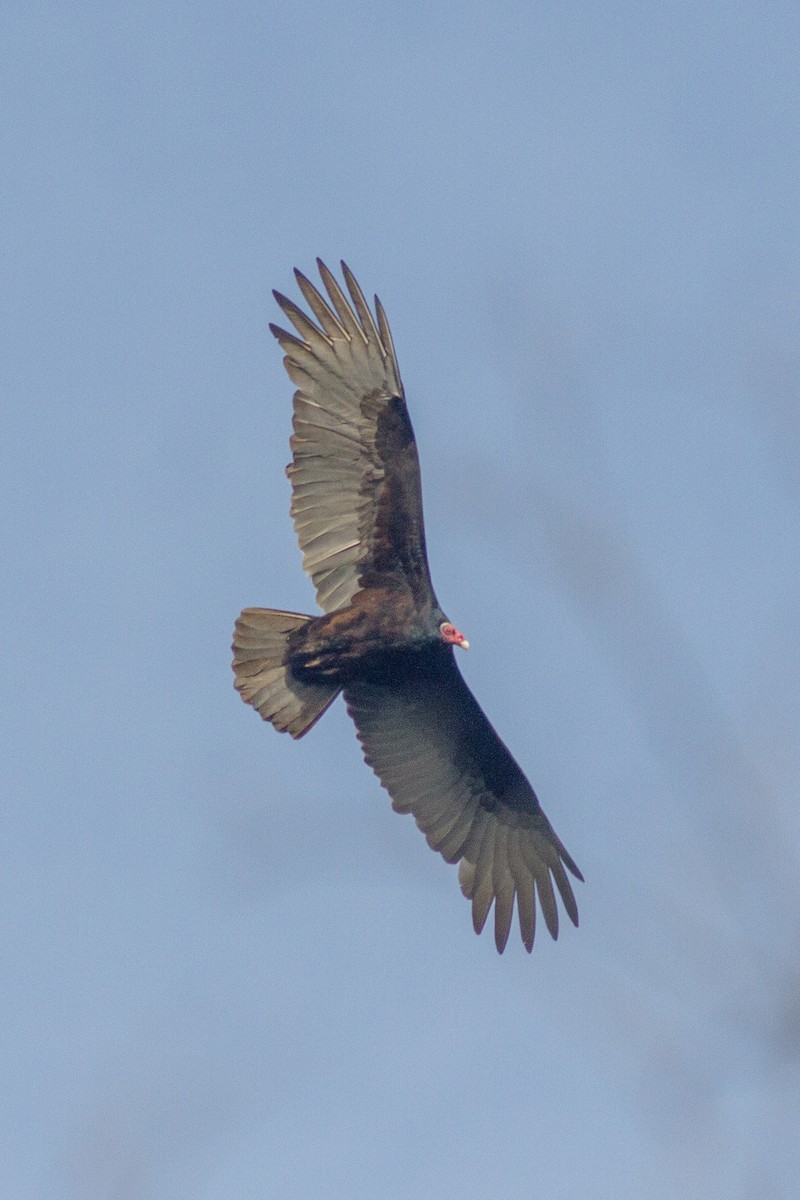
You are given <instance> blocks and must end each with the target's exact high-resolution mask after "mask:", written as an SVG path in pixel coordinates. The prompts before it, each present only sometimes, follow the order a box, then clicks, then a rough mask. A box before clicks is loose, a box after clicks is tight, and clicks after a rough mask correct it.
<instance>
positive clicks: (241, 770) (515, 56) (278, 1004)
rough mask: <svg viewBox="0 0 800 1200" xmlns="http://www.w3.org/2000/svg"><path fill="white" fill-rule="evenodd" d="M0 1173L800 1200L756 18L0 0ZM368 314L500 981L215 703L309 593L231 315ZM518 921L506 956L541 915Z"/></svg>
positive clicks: (320, 759) (775, 424) (461, 931)
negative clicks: (379, 345)
mask: <svg viewBox="0 0 800 1200" xmlns="http://www.w3.org/2000/svg"><path fill="white" fill-rule="evenodd" d="M0 55H2V60H3V61H2V64H1V65H2V70H0V90H1V93H2V94H0V104H1V106H2V111H3V113H4V116H3V120H2V123H0V154H1V155H2V161H3V164H4V171H3V175H4V183H3V189H2V192H3V195H2V210H3V211H2V221H1V222H0V240H1V241H2V246H1V247H0V251H1V254H2V259H3V263H4V275H5V282H4V286H3V288H2V290H1V295H0V303H2V306H3V313H2V321H0V328H1V329H2V333H1V334H0V337H2V341H3V349H2V354H1V355H0V358H1V359H2V369H1V371H0V376H1V378H2V393H3V405H2V438H0V458H2V463H1V464H0V496H2V510H3V512H4V514H5V520H4V522H3V524H4V532H3V552H2V555H3V563H4V569H3V571H2V575H1V576H0V605H1V606H2V621H3V629H4V631H5V649H4V653H3V656H2V657H3V671H2V675H1V676H0V680H1V682H0V688H2V693H3V695H2V711H3V721H2V734H0V738H2V742H3V776H4V783H3V787H2V798H1V800H0V803H1V804H2V811H3V822H2V825H3V837H2V870H0V894H1V895H2V912H3V917H2V922H1V923H0V962H2V968H1V971H2V975H1V978H2V1022H0V1077H1V1078H2V1079H3V1081H4V1082H3V1093H4V1103H3V1106H2V1107H3V1116H2V1126H3V1129H2V1142H3V1145H4V1151H3V1155H2V1162H1V1163H0V1193H2V1195H3V1196H7V1197H10V1198H13V1200H41V1198H46V1200H50V1198H54V1200H151V1198H153V1200H185V1198H186V1197H192V1198H193V1200H195V1198H196V1200H229V1198H231V1197H235V1198H236V1200H256V1198H258V1200H261V1198H264V1197H280V1198H283V1197H287V1198H291V1200H305V1198H306V1197H318V1196H325V1197H333V1198H338V1197H347V1198H349V1200H362V1198H363V1200H367V1198H369V1200H375V1198H376V1197H377V1198H378V1200H383V1198H384V1197H385V1198H387V1200H412V1198H413V1200H456V1198H458V1200H461V1198H462V1197H463V1196H464V1195H465V1194H467V1195H479V1196H503V1197H507V1198H509V1200H517V1198H520V1200H522V1198H528V1197H530V1196H536V1195H541V1196H547V1197H551V1198H552V1200H562V1198H564V1200H566V1198H567V1197H569V1198H574V1197H586V1198H588V1200H611V1198H613V1200H620V1198H627V1197H631V1198H633V1197H636V1198H637V1200H638V1198H640V1197H647V1198H648V1200H695V1198H696V1197H699V1196H702V1197H704V1198H709V1200H718V1198H719V1200H723V1198H724V1200H729V1198H732V1200H755V1198H758V1200H783V1198H787V1200H792V1198H794V1197H796V1196H797V1195H798V1194H800V1139H798V1128H800V956H799V955H798V950H799V949H800V849H799V848H800V809H799V808H798V781H799V779H800V756H799V755H798V746H799V745H800V742H799V741H798V718H799V717H800V703H799V702H798V688H797V674H798V661H800V622H798V617H797V595H798V584H799V583H800V418H799V417H798V413H799V412H800V407H799V404H798V402H799V400H800V390H799V388H798V384H799V383H800V236H798V232H799V231H798V212H800V158H799V151H800V76H799V75H798V62H800V9H798V7H797V5H796V3H786V4H780V3H770V2H767V3H763V2H761V3H754V2H742V3H735V2H729V3H722V2H720V3H701V4H699V5H698V4H696V3H691V4H690V3H679V2H667V3H664V4H660V5H657V6H654V5H641V4H635V3H605V4H594V3H587V4H579V5H565V4H563V3H561V2H558V3H556V2H555V0H548V2H542V3H531V2H530V0H526V2H525V3H521V2H513V0H498V2H496V3H493V4H492V5H487V4H485V3H480V4H479V3H459V2H452V3H449V4H447V5H444V4H430V3H428V4H422V3H417V2H409V3H396V4H387V3H381V2H376V0H372V2H371V3H366V2H364V3H350V2H339V0H333V2H331V3H326V4H321V3H310V2H307V0H295V2H294V3H292V4H291V5H286V4H280V5H279V4H273V3H270V2H266V3H265V2H264V0H261V2H259V3H240V2H238V0H226V3H225V4H221V3H211V2H201V3H196V4H184V3H174V2H169V0H167V2H166V3H161V4H149V3H144V2H142V0H128V2H127V3H113V2H110V3H109V2H107V3H102V4H100V3H92V2H91V0H88V2H87V0H84V2H83V3H81V4H80V5H72V4H63V3H49V4H48V3H37V2H36V0H31V2H29V3H26V4H13V3H11V4H6V5H4V6H3V11H2V13H1V14H0ZM318 254H319V255H321V256H322V257H323V258H325V259H326V261H328V263H329V264H330V265H332V266H333V265H337V264H338V260H339V259H340V258H345V259H346V261H347V262H348V263H349V264H350V266H351V267H352V268H353V270H354V271H355V273H356V275H357V277H358V278H359V280H360V282H361V283H362V285H363V287H364V290H365V292H367V294H369V295H371V294H372V293H373V292H375V291H377V292H378V293H379V294H380V296H381V299H382V301H383V303H384V305H385V307H386V309H387V312H388V315H389V319H390V322H391V325H392V329H393V333H394V337H395V341H396V344H397V348H398V355H399V359H400V366H401V371H402V374H403V380H404V383H405V387H406V392H407V396H408V400H409V405H410V409H411V415H412V419H413V421H414V425H415V429H416V433H417V438H418V441H419V445H420V455H421V460H422V469H423V487H424V495H425V502H426V519H427V530H428V545H429V553H430V558H431V562H432V567H433V575H434V582H435V585H436V589H437V592H438V595H439V598H440V600H441V601H442V604H443V606H444V608H445V609H446V611H447V612H448V614H449V615H450V617H451V619H452V620H454V621H455V622H456V623H457V624H458V626H459V627H460V628H462V629H463V630H464V631H465V632H466V634H467V636H468V637H469V639H470V641H471V643H472V647H473V648H472V649H471V650H470V652H469V654H468V655H465V656H462V657H461V658H460V659H459V664H460V666H461V668H462V670H463V672H464V674H465V676H466V677H467V679H468V681H469V683H470V685H471V687H472V688H473V690H474V691H475V693H476V695H477V696H478V698H479V700H480V702H481V704H482V705H483V706H484V708H485V709H486V711H487V713H488V714H489V717H490V719H491V720H492V721H493V723H494V724H495V725H496V727H497V729H498V731H499V732H500V734H501V736H502V737H503V738H504V740H505V741H507V742H508V744H509V746H510V747H511V749H512V752H513V753H514V754H515V756H516V757H517V758H518V759H519V761H520V763H521V765H522V766H523V768H524V769H525V770H526V771H527V773H528V774H529V775H530V778H531V781H532V782H533V784H534V786H535V788H536V790H537V792H538V793H539V796H540V798H541V800H542V803H543V805H544V807H545V809H546V811H547V813H548V815H549V816H550V818H551V820H552V821H553V824H554V825H555V828H556V829H557V831H558V833H559V835H560V836H561V837H562V839H563V840H564V842H565V844H566V845H567V847H568V848H569V850H570V852H571V853H572V854H573V855H574V857H575V859H576V860H577V862H578V863H579V865H580V866H581V868H582V869H583V872H584V874H585V876H586V884H585V885H579V886H578V889H577V894H578V903H579V906H580V910H581V927H580V929H579V930H574V929H572V928H571V927H569V926H567V927H566V928H565V929H564V931H563V934H562V936H561V938H560V939H559V941H558V942H557V943H551V942H550V941H549V939H547V938H546V937H545V936H540V938H539V939H538V940H537V945H536V946H535V948H534V953H533V956H532V957H530V958H529V957H528V955H527V954H525V952H524V950H523V948H522V945H521V943H520V941H519V938H518V935H517V933H516V930H514V931H512V937H511V939H510V941H509V947H508V950H507V951H506V953H505V955H504V956H503V957H502V958H498V956H497V954H496V951H495V949H494V944H493V940H492V935H491V931H488V932H487V933H486V934H484V936H483V937H481V938H476V937H475V936H474V934H473V932H472V927H471V920H470V910H469V905H468V903H467V902H466V901H465V900H464V899H463V897H462V896H461V895H460V892H459V888H458V884H457V878H456V871H455V869H454V868H452V867H448V866H446V865H445V864H444V863H443V862H442V861H441V859H440V858H439V857H438V856H436V855H434V854H432V853H431V852H430V851H429V849H428V848H427V846H426V844H425V841H424V838H423V837H422V836H421V834H420V833H419V832H418V830H417V829H416V828H415V826H414V823H413V821H412V820H411V819H410V818H407V817H406V818H401V817H399V816H397V815H395V814H394V813H393V812H392V811H391V807H390V804H389V800H388V797H387V795H386V794H385V793H384V792H383V791H382V790H381V789H380V787H379V785H378V782H377V780H376V779H375V777H374V776H373V775H372V773H371V772H370V771H369V770H368V769H367V768H366V767H365V766H364V764H363V762H362V761H361V758H360V754H359V750H358V746H357V743H356V739H355V736H354V733H353V729H352V726H351V725H350V722H349V721H348V719H347V716H346V713H345V712H344V709H343V706H342V705H341V702H339V703H338V704H337V705H336V706H335V707H334V709H332V710H331V712H330V713H329V714H328V715H327V716H326V717H325V719H324V720H323V721H322V722H321V723H320V725H319V726H318V727H317V728H315V729H314V731H313V733H312V734H311V735H310V736H309V737H308V738H307V739H305V740H304V741H302V742H299V743H293V742H291V741H290V739H289V738H284V737H279V736H277V735H276V734H275V733H274V732H273V731H272V730H271V729H270V728H269V727H267V726H265V725H264V724H263V723H262V722H260V721H259V720H258V719H257V717H256V716H255V714H254V713H253V712H252V711H250V710H249V709H247V708H245V707H244V706H243V705H242V703H241V701H240V700H239V698H238V697H237V695H236V693H235V692H234V690H233V686H232V675H231V671H230V665H229V662H230V650H229V646H230V638H231V630H232V625H233V621H234V618H235V617H236V615H237V613H238V612H239V610H240V609H241V608H242V607H244V606H246V605H273V606H276V607H282V608H287V609H296V610H300V611H304V610H305V611H313V591H312V588H311V584H310V582H309V581H308V580H307V579H306V578H305V576H304V575H303V573H302V571H301V567H300V557H299V552H298V550H297V547H296V544H295V540H294V534H293V530H292V527H291V522H290V520H289V516H288V504H289V488H288V483H287V481H286V479H285V476H284V474H283V467H284V465H285V463H286V461H287V459H288V453H289V451H288V437H289V433H290V412H291V393H292V388H291V385H290V384H289V382H288V380H287V379H286V377H285V375H284V372H283V368H282V365H281V355H280V352H279V350H278V348H277V346H276V345H275V343H274V342H273V340H272V338H271V337H270V335H269V333H268V330H267V324H268V322H269V321H270V320H274V319H275V318H276V313H277V309H276V306H275V304H274V302H273V300H272V297H271V294H270V291H271V289H272V288H273V287H277V288H279V289H280V290H282V291H286V292H289V293H290V294H291V295H294V296H295V297H296V295H297V292H296V289H295V288H294V284H293V279H292V274H291V270H292V267H294V266H299V267H300V268H302V269H303V270H305V271H306V272H307V273H309V274H310V273H311V272H312V271H313V269H314V260H315V257H316V256H317V255H318ZM542 932H543V931H542Z"/></svg>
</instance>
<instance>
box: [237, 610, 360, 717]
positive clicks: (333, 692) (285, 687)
mask: <svg viewBox="0 0 800 1200" xmlns="http://www.w3.org/2000/svg"><path fill="white" fill-rule="evenodd" d="M311 619H312V618H311V617H306V616H303V615H302V614H301V613H287V612H280V611H279V610H277V609H273V608H245V609H244V610H243V612H242V613H241V614H240V616H239V617H238V618H237V621H236V626H235V628H234V631H233V646H232V649H233V664H232V665H233V673H234V675H235V676H236V679H235V683H234V687H235V688H236V690H237V691H238V692H239V693H240V695H241V697H242V699H243V700H244V701H245V702H246V703H247V704H252V706H253V708H254V709H255V710H256V711H257V712H258V713H260V714H261V716H262V717H263V718H264V720H265V721H271V722H272V724H273V725H274V726H275V728H276V729H277V730H279V731H280V732H281V733H290V734H291V735H292V737H293V738H300V737H302V736H303V734H304V733H308V731H309V729H310V728H311V726H312V725H314V724H315V723H316V722H317V721H318V720H319V718H320V717H321V716H322V714H323V713H324V712H325V710H326V709H327V708H329V706H330V705H331V704H333V701H334V700H335V699H336V697H337V696H338V694H339V689H338V688H336V687H325V686H320V685H318V684H308V683H301V682H300V681H299V680H298V679H296V678H295V677H294V675H292V672H291V671H290V669H289V668H288V667H287V666H286V665H285V663H284V659H285V656H286V643H287V640H288V637H289V634H290V633H291V632H292V631H293V630H294V629H297V628H298V627H299V626H301V625H305V623H306V621H310V620H311Z"/></svg>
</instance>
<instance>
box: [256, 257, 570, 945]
mask: <svg viewBox="0 0 800 1200" xmlns="http://www.w3.org/2000/svg"><path fill="white" fill-rule="evenodd" d="M317 266H318V267H319V272H320V276H321V277H322V282H323V284H324V285H325V289H326V291H327V293H328V298H327V299H326V298H325V297H324V296H323V295H322V293H321V292H320V291H318V290H317V288H315V287H314V285H313V284H312V283H310V282H309V280H308V279H306V277H305V276H304V275H302V274H301V273H300V272H299V271H295V276H296V278H297V283H298V285H299V287H300V291H301V292H302V293H303V296H304V297H305V300H306V302H307V304H308V307H309V309H310V310H311V312H312V313H313V316H314V318H316V320H313V319H312V318H311V317H310V316H308V315H306V313H305V312H303V311H302V309H300V308H298V306H297V305H296V304H294V303H293V302H292V301H291V300H289V299H287V297H286V296H283V295H281V294H280V293H279V292H275V293H274V296H275V299H276V300H277V302H278V304H279V305H280V307H281V309H282V310H283V312H284V314H285V315H286V317H287V318H288V320H289V321H290V322H291V324H292V325H293V326H294V329H295V330H296V333H289V332H287V330H285V329H281V328H279V327H278V326H277V325H270V329H271V331H272V333H273V334H274V336H275V337H276V338H277V340H278V342H279V343H280V345H281V347H282V349H283V350H284V352H285V355H286V357H285V358H284V365H285V367H286V370H287V372H288V375H289V378H290V379H291V380H292V382H293V383H294V384H295V385H296V387H297V391H296V392H295V394H294V421H293V427H294V436H293V437H292V439H291V448H292V462H291V463H290V465H289V466H288V467H287V474H288V476H289V479H290V480H291V484H292V504H291V515H292V517H293V519H294V526H295V529H296V531H297V536H298V539H299V542H300V549H301V550H302V553H303V566H304V568H305V570H306V571H307V573H308V574H309V575H310V576H311V579H312V580H313V582H314V586H315V588H316V590H317V602H318V603H319V605H320V607H321V608H322V609H323V612H324V615H323V616H320V617H308V616H303V615H301V614H300V613H291V612H280V611H277V610H275V609H271V608H246V609H245V610H244V611H243V612H242V614H241V616H240V617H239V619H238V620H237V622H236V627H235V632H234V639H233V652H234V659H233V670H234V674H235V676H236V679H235V687H236V688H237V689H238V691H239V692H240V693H241V696H242V699H243V700H245V701H246V702H247V703H248V704H252V706H253V708H255V709H256V710H257V711H258V712H259V713H260V714H261V716H262V717H263V718H264V720H266V721H271V722H272V724H273V725H274V726H275V728H276V729H278V730H280V731H282V732H285V731H288V732H289V733H290V734H291V735H292V737H294V738H299V737H302V736H303V735H304V734H305V733H307V732H308V730H309V729H310V728H311V727H312V725H314V723H315V722H316V721H318V720H319V718H320V717H321V716H322V714H323V713H324V712H325V710H326V709H327V708H328V707H329V706H330V705H331V704H332V703H333V701H334V700H335V698H336V697H337V696H338V694H339V692H343V693H344V699H345V703H346V705H347V711H348V712H349V714H350V716H351V717H352V719H353V721H354V722H355V726H356V732H357V734H358V738H359V741H360V742H361V746H362V749H363V752H364V758H365V760H366V762H367V763H368V765H369V766H370V767H372V769H373V771H374V772H375V774H376V775H377V776H378V778H379V779H380V781H381V783H382V784H383V786H384V787H385V788H386V790H387V791H388V792H389V795H390V796H391V798H392V806H393V808H394V809H395V810H396V811H397V812H402V813H408V812H410V813H413V815H414V819H415V820H416V822H417V824H418V825H419V827H420V829H421V830H422V832H423V833H424V834H425V837H426V838H427V840H428V845H429V846H430V847H431V848H432V849H433V850H438V852H439V853H440V854H441V855H442V857H443V858H444V859H445V861H446V862H449V863H456V862H458V863H460V866H459V881H460V884H461V889H462V891H463V893H464V895H465V896H467V897H468V898H469V899H471V900H472V921H473V925H474V927H475V932H476V933H480V932H481V930H482V929H483V926H484V923H485V921H486V918H487V916H488V913H489V909H490V908H491V906H492V902H494V906H495V910H494V935H495V942H496V944H497V949H498V951H500V953H502V951H503V950H504V949H505V945H506V942H507V940H508V933H509V929H510V926H511V918H512V914H513V908H514V898H515V897H516V901H517V913H518V917H519V927H520V933H521V934H522V941H523V942H524V944H525V947H526V949H527V950H528V951H530V950H531V949H532V948H533V939H534V933H535V929H536V902H535V893H538V896H539V904H540V906H541V909H542V913H543V915H544V920H545V924H546V925H547V928H548V930H549V931H550V933H551V935H552V936H553V937H554V938H555V937H557V936H558V909H557V906H556V899H555V892H554V889H553V882H554V881H555V884H556V887H557V888H558V891H559V893H560V895H561V900H562V902H563V904H564V908H565V909H566V911H567V914H568V916H569V917H570V919H571V920H572V922H573V924H575V925H577V924H578V909H577V905H576V904H575V897H574V895H573V892H572V887H571V886H570V882H569V878H568V876H567V872H566V870H565V869H564V868H565V867H566V868H567V869H568V870H569V871H571V872H572V874H573V875H574V876H575V877H576V878H578V879H583V876H582V875H581V873H580V871H579V870H578V868H577V866H576V865H575V863H574V862H573V860H572V859H571V858H570V856H569V854H568V853H567V851H566V850H565V848H564V846H563V845H562V843H561V842H560V840H559V838H558V837H557V836H556V834H555V832H554V830H553V827H552V825H551V824H550V822H549V821H548V819H547V817H546V816H545V815H544V813H543V812H542V809H541V807H540V806H539V801H538V800H537V798H536V795H535V793H534V791H533V788H532V787H531V785H530V784H529V783H528V780H527V779H526V778H525V776H524V775H523V773H522V771H521V770H520V768H519V767H518V766H517V764H516V762H515V761H514V759H513V758H512V757H511V755H510V754H509V752H508V750H507V749H506V747H505V746H504V745H503V743H502V742H501V741H500V738H499V737H498V736H497V734H496V733H495V731H494V729H493V728H492V726H491V725H490V724H489V722H488V721H487V719H486V717H485V716H484V714H483V712H482V710H481V708H480V707H479V705H478V703H477V701H476V700H475V697H474V696H473V695H472V692H471V691H470V690H469V688H468V687H467V685H466V683H465V682H464V679H463V678H462V676H461V672H460V671H459V669H458V667H457V666H456V662H455V655H454V653H453V648H454V647H455V646H461V647H462V648H463V649H465V650H466V649H467V648H468V645H469V643H468V642H467V640H466V638H465V637H464V635H463V634H462V633H460V632H459V630H458V629H456V627H455V626H454V625H453V624H452V623H451V622H450V621H449V620H448V618H447V617H446V616H445V614H444V613H443V612H442V609H441V608H440V607H439V602H438V600H437V599H436V595H435V593H434V590H433V585H432V583H431V578H430V574H429V571H428V558H427V553H426V550H425V531H424V528H423V522H422V492H421V486H420V476H419V460H418V458H417V447H416V443H415V441H414V433H413V430H412V428H411V421H410V419H409V416H408V409H407V408H406V402H405V397H404V394H403V386H402V384H401V382H400V373H399V371H398V367H397V358H396V356H395V349H394V344H393V342H392V335H391V333H390V331H389V325H388V322H387V320H386V315H385V313H384V311H383V308H382V306H381V303H380V301H379V300H378V298H377V296H376V297H375V312H374V315H373V313H372V311H371V310H370V308H369V306H368V305H367V302H366V300H365V299H364V295H363V293H362V291H361V288H360V287H359V285H358V284H357V282H356V280H355V279H354V277H353V275H352V273H351V272H350V271H349V270H348V268H347V266H346V265H345V264H344V263H342V272H343V274H344V279H345V283H346V285H347V289H348V291H349V293H350V299H349V300H348V299H347V297H346V296H345V295H344V292H343V291H342V289H341V288H340V287H339V284H338V283H337V282H336V279H335V278H334V276H333V275H332V274H331V272H330V271H329V270H328V268H327V267H326V266H325V264H324V263H323V262H321V261H320V260H319V259H318V260H317Z"/></svg>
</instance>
